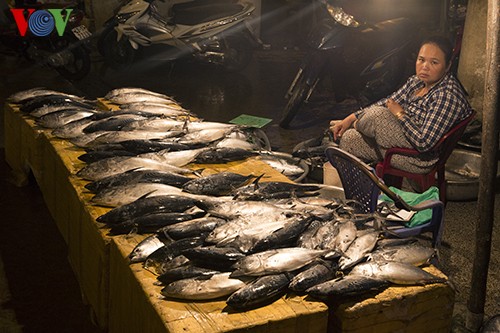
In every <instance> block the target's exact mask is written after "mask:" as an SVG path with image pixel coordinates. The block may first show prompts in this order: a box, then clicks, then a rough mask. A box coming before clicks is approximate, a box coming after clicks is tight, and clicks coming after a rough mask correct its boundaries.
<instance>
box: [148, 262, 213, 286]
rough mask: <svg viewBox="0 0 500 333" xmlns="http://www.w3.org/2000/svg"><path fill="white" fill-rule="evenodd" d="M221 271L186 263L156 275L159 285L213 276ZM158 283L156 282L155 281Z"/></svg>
mask: <svg viewBox="0 0 500 333" xmlns="http://www.w3.org/2000/svg"><path fill="white" fill-rule="evenodd" d="M218 273H221V272H219V271H217V270H214V269H210V268H203V267H197V266H195V265H193V264H186V265H183V266H180V267H176V268H172V269H169V270H167V271H166V272H165V273H163V274H161V275H159V276H157V277H156V279H157V280H158V282H159V283H157V284H159V285H167V284H169V283H171V282H174V281H178V280H182V279H188V278H194V277H197V276H199V277H211V276H212V275H214V274H218ZM155 284H156V283H155Z"/></svg>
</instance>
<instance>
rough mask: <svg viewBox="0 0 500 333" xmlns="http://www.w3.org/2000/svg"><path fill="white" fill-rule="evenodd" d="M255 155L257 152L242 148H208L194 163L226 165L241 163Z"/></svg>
mask: <svg viewBox="0 0 500 333" xmlns="http://www.w3.org/2000/svg"><path fill="white" fill-rule="evenodd" d="M255 155H257V152H254V151H250V150H247V149H243V148H220V147H219V148H210V149H209V150H206V151H204V152H202V153H201V154H199V155H198V156H196V159H195V162H196V163H214V164H217V163H227V162H233V161H241V160H244V159H247V158H249V157H251V156H255Z"/></svg>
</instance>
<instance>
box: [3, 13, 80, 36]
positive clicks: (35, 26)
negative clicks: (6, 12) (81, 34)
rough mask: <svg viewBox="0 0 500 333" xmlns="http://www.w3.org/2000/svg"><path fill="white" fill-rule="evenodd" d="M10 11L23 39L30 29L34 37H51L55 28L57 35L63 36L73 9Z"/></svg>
mask: <svg viewBox="0 0 500 333" xmlns="http://www.w3.org/2000/svg"><path fill="white" fill-rule="evenodd" d="M10 11H11V12H12V15H13V16H14V20H15V21H16V25H17V29H18V30H19V34H20V35H21V36H22V37H24V36H26V32H27V30H28V28H29V30H30V31H31V33H32V34H33V35H35V36H37V37H44V36H48V35H50V34H51V33H52V31H54V28H55V29H56V30H57V34H58V35H59V36H62V35H63V34H64V30H66V25H67V24H68V20H69V17H70V15H71V12H72V11H73V9H47V10H45V9H39V10H36V9H34V8H26V9H25V8H11V9H10ZM63 11H65V12H66V13H65V15H64V16H63V15H62V12H63ZM26 12H27V17H26V15H25V13H26Z"/></svg>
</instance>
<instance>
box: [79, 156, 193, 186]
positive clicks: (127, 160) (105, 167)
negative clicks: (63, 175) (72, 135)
mask: <svg viewBox="0 0 500 333" xmlns="http://www.w3.org/2000/svg"><path fill="white" fill-rule="evenodd" d="M141 168H142V169H149V170H159V171H165V172H174V173H178V174H188V173H193V171H192V170H190V169H186V168H180V167H177V166H175V165H170V164H167V163H162V162H158V161H155V160H152V159H148V158H141V157H137V156H136V157H128V156H117V157H112V158H107V159H104V160H100V161H97V162H94V163H91V164H88V165H86V166H85V167H83V168H82V169H81V170H79V171H78V172H77V174H76V175H77V176H79V177H81V178H83V179H86V180H91V181H96V180H101V179H103V178H106V177H109V176H114V175H117V174H120V173H123V172H126V171H130V170H137V169H141Z"/></svg>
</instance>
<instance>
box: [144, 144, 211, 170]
mask: <svg viewBox="0 0 500 333" xmlns="http://www.w3.org/2000/svg"><path fill="white" fill-rule="evenodd" d="M207 149H208V148H197V149H188V150H179V151H173V152H171V151H169V150H168V149H165V150H161V151H159V152H155V153H145V154H140V155H137V157H139V158H147V159H151V160H155V161H158V162H161V163H166V164H170V165H174V166H177V167H181V166H185V165H187V164H189V163H191V162H193V161H194V160H195V159H196V156H198V155H199V154H200V153H202V152H203V151H205V150H207Z"/></svg>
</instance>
